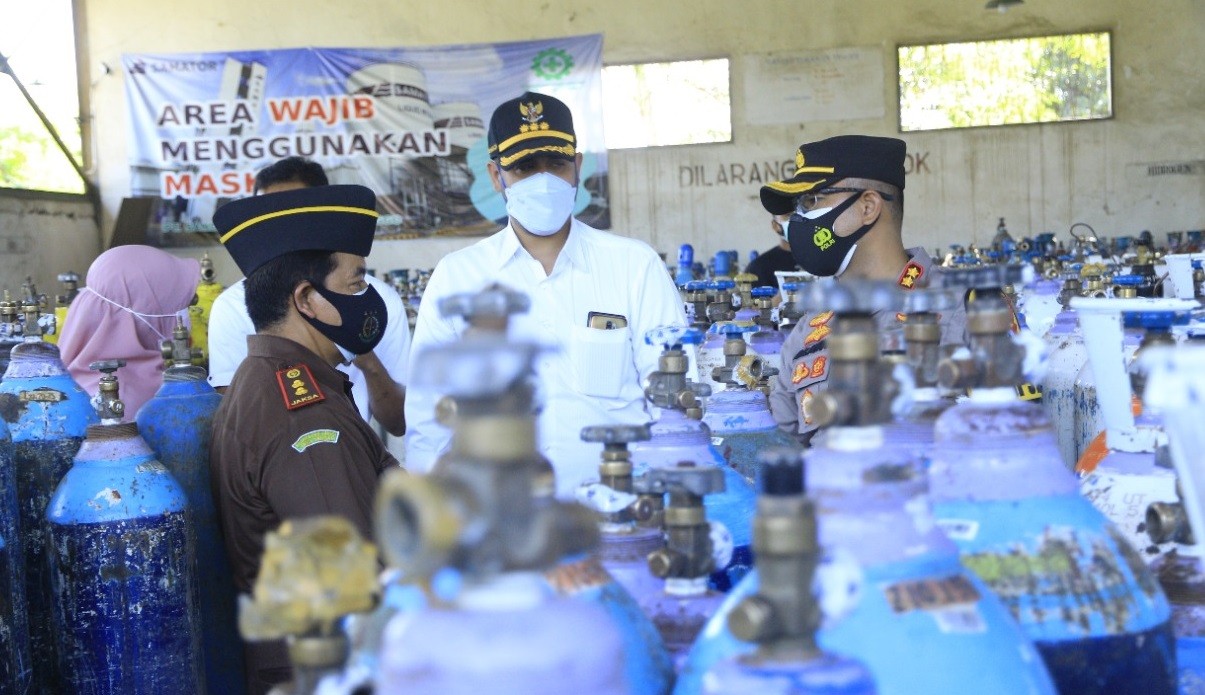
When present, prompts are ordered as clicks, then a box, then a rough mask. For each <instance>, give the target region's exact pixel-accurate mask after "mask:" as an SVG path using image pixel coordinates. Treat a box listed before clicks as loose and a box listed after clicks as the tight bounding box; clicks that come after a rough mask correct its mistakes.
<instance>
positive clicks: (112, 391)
mask: <svg viewBox="0 0 1205 695" xmlns="http://www.w3.org/2000/svg"><path fill="white" fill-rule="evenodd" d="M124 366H126V361H125V360H98V361H96V362H93V363H91V364H89V365H88V369H91V370H92V371H94V372H103V373H104V376H102V377H101V378H100V383H99V385H98V394H97V403H96V412H97V413H99V414H100V419H101V422H102V423H103V424H112V423H111V422H105V421H106V420H120V419H121V418H122V416H123V415H125V412H126V406H125V403H122V402H121V398H120V397H119V396H118V393H117V392H118V390H119V388H120V384H118V382H117V373H116V372H117V370H118V369H121V368H122V367H124Z"/></svg>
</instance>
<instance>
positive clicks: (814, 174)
mask: <svg viewBox="0 0 1205 695" xmlns="http://www.w3.org/2000/svg"><path fill="white" fill-rule="evenodd" d="M905 154H906V150H905V145H904V141H903V140H898V139H896V138H883V137H871V136H866V135H841V136H837V137H832V138H828V139H827V140H821V141H819V142H809V143H804V144H802V145H800V146H799V150H798V151H797V152H796V154H795V175H794V176H792V177H791V178H789V179H786V180H785V181H775V182H772V183H768V184H766V185H765V186H762V188H761V202H762V207H764V208H765V209H766V210H767V211H768V212H769V213H770V214H772V215H790V220H789V222H788V224H787V241H788V242H789V243H790V246H791V255H792V256H794V257H795V261H796V262H797V263H798V264H799V267H800V268H802V269H803V270H805V271H807V272H809V273H811V274H812V275H816V276H820V277H832V276H837V277H838V278H839V279H846V278H857V279H865V280H892V281H894V282H896V283H897V284H898V285H899V286H900V288H902V289H905V290H911V289H915V288H919V287H926V286H928V284H929V282H930V280H931V279H932V276H933V274H934V272H935V269H934V268H933V261H932V259H931V258H930V257H929V255H928V254H927V253H925V250H924V249H923V248H921V247H916V248H905V247H904V242H903V236H902V234H903V232H902V229H903V221H904V155H905ZM832 319H833V312H831V311H826V310H825V309H824V308H823V307H808V310H807V312H806V313H805V314H804V316H803V317H802V318H801V319H800V321H799V323H798V324H796V326H795V328H794V330H792V331H791V333H790V334H789V335H788V336H787V338H786V340H785V342H784V343H783V347H782V364H781V365H779V371H778V376H777V377H776V378H775V381H774V382H773V383H772V385H771V392H770V409H771V411H773V413H774V419H775V421H777V422H778V425H779V427H782V428H783V429H785V430H786V431H788V432H790V433H792V434H795V435H797V436H798V437H799V438H800V439H801V440H802V441H804V442H806V441H808V440H810V439H811V437H812V435H813V434H815V431H816V426H815V425H814V424H813V423H812V422H811V417H810V414H809V412H808V406H809V405H810V403H811V401H812V399H813V398H814V397H815V395H816V394H817V393H819V392H820V391H822V390H824V389H825V388H827V382H828V366H829V365H828V348H827V346H826V343H825V336H827V335H828V333H829V330H830V326H829V323H830V322H831V321H832ZM876 319H877V320H878V322H879V325H880V329H882V328H885V327H887V326H888V325H889V324H891V323H893V322H896V321H899V320H902V315H900V316H896V315H878V316H876ZM940 323H941V326H942V343H943V344H965V342H966V341H965V339H964V333H965V330H966V329H965V325H966V311H965V307H962V306H959V307H958V309H957V310H955V311H951V312H946V313H945V314H943V315H942V318H941V320H940Z"/></svg>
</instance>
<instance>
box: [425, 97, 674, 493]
mask: <svg viewBox="0 0 1205 695" xmlns="http://www.w3.org/2000/svg"><path fill="white" fill-rule="evenodd" d="M488 144H489V154H490V162H489V164H488V168H489V173H490V178H491V179H492V180H493V184H494V189H495V190H497V191H499V192H501V193H502V195H503V196H504V197H505V198H506V211H507V214H508V216H509V222H510V223H509V224H508V225H507V227H506V228H505V229H503V230H502V231H500V232H498V233H497V234H494V235H493V236H491V237H488V238H486V239H483V240H482V241H480V242H478V243H476V244H474V245H472V246H469V247H468V248H465V249H461V250H459V251H456V252H454V253H450V254H448V255H447V256H445V257H444V258H443V260H441V261H440V262H439V264H438V265H436V267H435V270H434V272H432V274H431V279H430V281H429V282H428V283H427V289H426V292H425V293H424V294H423V302H422V304H421V305H420V307H419V312H418V323H417V324H416V326H415V329H414V344H413V345H412V346H411V361H410V373H411V374H415V373H417V371H418V370H421V369H422V368H423V363H422V353H423V351H424V350H426V349H429V348H431V347H433V346H438V345H441V344H445V343H449V342H452V341H455V340H458V339H459V338H460V336H461V335H462V333H463V332H464V328H465V325H464V322H463V321H462V320H461V319H458V318H456V319H447V318H444V317H442V316H440V315H439V300H440V299H442V298H443V297H447V296H449V295H454V294H460V293H464V292H476V291H479V290H481V289H482V288H483V287H485V286H486V285H489V284H492V283H501V284H502V285H505V286H507V287H509V288H512V289H515V290H519V291H521V292H524V293H526V294H527V295H528V296H529V297H530V298H531V309H530V310H529V311H528V312H527V313H525V314H519V315H517V316H514V317H512V319H511V322H510V335H511V337H512V338H513V339H515V340H523V341H533V342H538V343H540V344H544V345H548V346H550V347H552V348H553V351H551V352H548V353H545V354H543V355H542V356H541V357H540V358H539V359H538V362H537V366H536V371H537V377H538V387H537V388H538V392H539V397H538V398H539V401H540V405H541V410H540V414H539V420H538V437H539V448H540V452H541V453H542V454H543V455H544V456H546V457H547V458H548V459H549V460H550V461H551V462H552V465H553V468H554V469H555V471H556V476H557V494H558V495H559V496H561V497H567V496H571V495H572V493H573V490H574V489H575V488H576V487H577V486H578V484H579V483H581V482H583V481H585V480H588V479H591V478H596V477H597V470H598V460H599V447H598V445H597V444H587V443H585V442H582V441H581V439H580V434H581V429H582V428H583V427H585V426H587V425H597V424H606V423H643V422H648V421H649V419H650V416H649V413H648V410H647V409H646V407H645V399H644V388H643V384H644V380H645V378H646V377H647V376H648V374H649V373H650V372H652V371H653V370H655V369H656V367H657V357H658V355H659V354H660V352H661V348H660V347H659V346H650V345H646V344H645V342H644V334H645V332H646V331H648V330H649V329H651V328H655V327H657V326H662V325H667V324H678V325H684V324H685V322H686V316H685V313H684V311H683V306H682V300H681V299H680V298H679V295H678V291H677V289H676V288H675V287H674V285H673V282H672V281H671V280H670V277H669V274H668V273H667V272H666V269H665V264H664V263H663V262H662V260H661V258H660V257H659V256H658V255H657V254H656V252H654V251H653V249H652V248H650V247H649V246H648V245H647V244H645V243H643V242H640V241H636V240H634V239H629V238H625V237H621V236H616V235H614V234H608V233H606V232H602V231H599V230H597V229H593V228H591V227H589V226H588V225H586V224H584V223H583V222H581V221H579V220H577V219H574V218H573V217H572V212H573V207H574V202H575V200H576V197H577V187H578V185H579V184H580V181H579V179H578V175H579V172H580V171H581V163H582V155H581V154H580V153H578V152H577V140H576V138H575V136H574V132H573V117H572V114H571V113H570V111H569V108H568V107H567V106H566V105H565V104H564V103H562V102H561V101H559V100H558V99H555V98H553V97H550V96H547V95H544V94H537V93H534V92H527V93H525V94H523V95H522V96H521V97H519V98H517V99H512V100H510V101H507V102H505V103H503V104H502V105H501V106H499V107H498V108H497V109H495V111H494V113H493V116H492V117H491V119H490V127H489V132H488ZM440 396H441V394H439V393H437V392H435V390H433V389H426V388H422V389H420V388H411V389H410V390H409V393H408V394H407V397H406V422H407V423H408V425H409V430H408V432H407V435H406V462H405V466H406V468H408V469H410V470H414V471H418V472H427V471H429V470H430V469H431V467H432V466H433V465H434V463H435V460H436V459H437V458H438V457H439V455H440V454H441V453H443V451H444V450H446V449H447V447H448V444H449V441H450V438H451V431H450V430H449V429H448V428H446V427H444V426H442V425H440V424H439V423H437V422H436V421H435V412H434V410H435V404H436V402H437V401H438V400H439V398H440Z"/></svg>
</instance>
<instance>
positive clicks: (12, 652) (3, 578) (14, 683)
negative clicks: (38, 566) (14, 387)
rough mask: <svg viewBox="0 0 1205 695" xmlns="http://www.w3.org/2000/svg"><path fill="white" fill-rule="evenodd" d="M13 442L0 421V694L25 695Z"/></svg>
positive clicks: (25, 628)
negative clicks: (18, 694) (16, 694)
mask: <svg viewBox="0 0 1205 695" xmlns="http://www.w3.org/2000/svg"><path fill="white" fill-rule="evenodd" d="M12 471H13V440H12V437H10V436H9V434H8V425H5V424H4V422H3V421H2V420H0V692H5V693H25V692H29V689H30V681H31V679H32V678H33V665H32V663H31V661H30V655H29V605H28V604H27V603H26V602H25V566H24V563H22V562H21V559H22V558H21V552H20V551H21V546H20V545H18V543H17V528H18V526H17V488H16V485H14V481H13V480H12Z"/></svg>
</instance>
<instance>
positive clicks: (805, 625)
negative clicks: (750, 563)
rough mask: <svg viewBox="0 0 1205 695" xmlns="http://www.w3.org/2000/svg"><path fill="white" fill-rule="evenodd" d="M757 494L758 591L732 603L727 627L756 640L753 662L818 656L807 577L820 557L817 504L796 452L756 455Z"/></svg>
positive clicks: (816, 618) (816, 617)
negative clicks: (759, 471) (758, 469)
mask: <svg viewBox="0 0 1205 695" xmlns="http://www.w3.org/2000/svg"><path fill="white" fill-rule="evenodd" d="M758 458H759V460H760V463H761V467H762V476H761V495H760V496H759V497H758V499H757V515H756V516H755V517H754V519H753V552H754V553H755V554H756V556H757V570H758V573H759V575H760V580H759V588H758V593H757V594H755V595H753V596H749V597H747V598H745V599H744V600H742V601H741V602H740V603H738V604H737V605H736V607H735V608H734V609H733V611H732V612H731V613H730V614H729V615H728V629H729V630H731V631H732V634H733V635H734V636H735V637H736V638H737V639H740V640H743V641H745V642H755V643H757V645H758V649H757V652H755V653H754V654H752V655H750V656H749V657H748V658H749V659H751V660H752V661H753V662H755V663H773V662H798V661H806V660H808V659H811V658H813V657H815V656H817V655H818V654H819V653H820V651H819V648H818V647H817V645H816V631H817V630H818V629H819V628H820V622H821V613H820V607H819V605H818V603H817V601H816V598H815V596H813V594H812V579H813V577H814V576H815V574H816V567H817V565H818V564H819V562H820V540H819V532H818V529H817V523H816V507H815V505H814V504H813V503H812V501H811V500H810V499H808V498H807V497H806V495H805V493H806V489H805V488H806V485H805V482H804V469H803V463H802V461H801V459H800V454H799V453H798V452H793V451H788V450H769V451H766V452H763V453H762V454H761V455H760V456H759V457H758Z"/></svg>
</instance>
